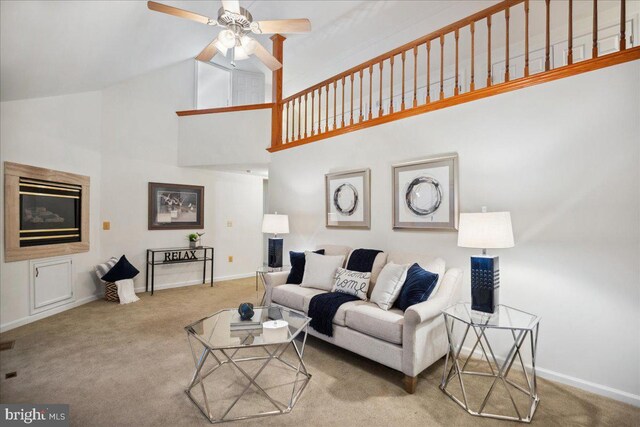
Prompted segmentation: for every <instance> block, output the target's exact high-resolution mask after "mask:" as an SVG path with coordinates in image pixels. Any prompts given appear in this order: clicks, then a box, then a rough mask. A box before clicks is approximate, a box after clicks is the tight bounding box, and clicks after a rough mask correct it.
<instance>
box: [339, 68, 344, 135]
mask: <svg viewBox="0 0 640 427" xmlns="http://www.w3.org/2000/svg"><path fill="white" fill-rule="evenodd" d="M340 122H341V123H342V125H341V127H344V76H342V116H341V120H340Z"/></svg>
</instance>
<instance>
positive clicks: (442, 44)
mask: <svg viewBox="0 0 640 427" xmlns="http://www.w3.org/2000/svg"><path fill="white" fill-rule="evenodd" d="M440 99H444V34H441V35H440Z"/></svg>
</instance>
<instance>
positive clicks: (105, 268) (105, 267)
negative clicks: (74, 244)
mask: <svg viewBox="0 0 640 427" xmlns="http://www.w3.org/2000/svg"><path fill="white" fill-rule="evenodd" d="M117 262H118V258H116V257H111V258H110V259H109V261H107V262H105V263H103V264H98V265H96V267H95V272H96V276H98V280H99V281H101V282H102V283H104V284H106V283H107V282H105V281H104V280H102V276H104V275H105V274H107V273H108V272H109V270H111V269H112V268H113V266H114V265H116V263H117Z"/></svg>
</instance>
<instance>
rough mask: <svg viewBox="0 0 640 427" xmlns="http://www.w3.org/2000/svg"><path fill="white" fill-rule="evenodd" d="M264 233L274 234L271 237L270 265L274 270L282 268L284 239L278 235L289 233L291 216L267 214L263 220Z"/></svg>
mask: <svg viewBox="0 0 640 427" xmlns="http://www.w3.org/2000/svg"><path fill="white" fill-rule="evenodd" d="M262 232H263V233H270V234H273V237H269V251H268V256H267V257H268V261H267V262H268V265H269V267H272V268H280V267H282V246H283V244H282V243H283V240H282V237H278V234H287V233H288V232H289V216H288V215H278V213H277V212H276V213H275V214H265V215H264V218H263V219H262Z"/></svg>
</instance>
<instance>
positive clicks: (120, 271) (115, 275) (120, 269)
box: [102, 255, 140, 282]
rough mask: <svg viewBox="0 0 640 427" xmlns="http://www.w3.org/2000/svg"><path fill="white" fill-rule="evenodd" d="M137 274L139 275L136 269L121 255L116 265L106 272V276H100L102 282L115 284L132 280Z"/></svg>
mask: <svg viewBox="0 0 640 427" xmlns="http://www.w3.org/2000/svg"><path fill="white" fill-rule="evenodd" d="M138 273H140V272H139V271H138V269H137V268H135V267H134V266H133V265H131V263H130V262H129V260H127V257H126V256H124V255H122V256H121V257H120V260H119V261H118V262H117V263H116V265H114V266H113V267H112V268H111V270H109V271H107V274H105V275H104V276H102V280H104V281H105V282H116V281H118V280H125V279H133V278H134V277H136V276H137V275H138Z"/></svg>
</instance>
